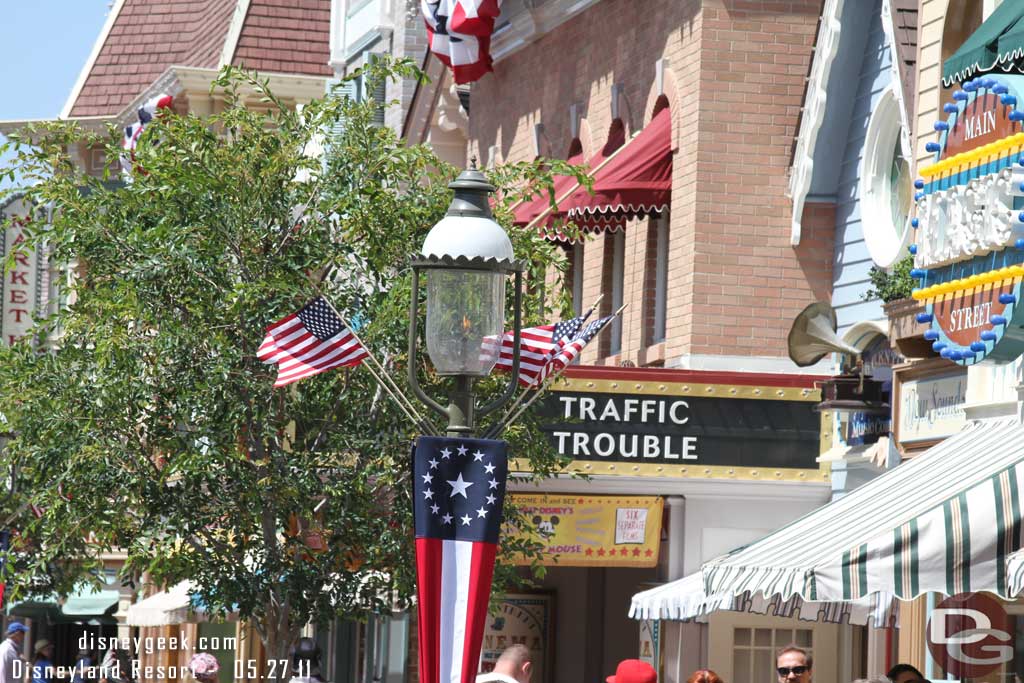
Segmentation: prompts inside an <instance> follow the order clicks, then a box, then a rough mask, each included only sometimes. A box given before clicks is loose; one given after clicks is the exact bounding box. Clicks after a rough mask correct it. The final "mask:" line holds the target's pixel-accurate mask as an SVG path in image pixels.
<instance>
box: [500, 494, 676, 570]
mask: <svg viewBox="0 0 1024 683" xmlns="http://www.w3.org/2000/svg"><path fill="white" fill-rule="evenodd" d="M512 499H513V501H514V502H515V504H516V506H517V507H518V508H519V509H520V511H521V512H522V513H523V515H524V516H525V517H526V519H527V520H529V522H530V523H531V524H532V525H533V528H534V530H535V531H536V532H537V534H538V535H539V536H540V537H541V538H542V539H543V543H544V544H545V550H544V562H543V563H544V564H545V565H549V566H553V565H554V566H560V567H654V566H656V565H657V564H658V548H659V546H660V542H661V510H662V506H663V501H662V499H661V498H659V497H658V496H570V495H543V494H538V495H526V494H519V493H514V494H512ZM522 563H523V564H526V563H525V562H522Z"/></svg>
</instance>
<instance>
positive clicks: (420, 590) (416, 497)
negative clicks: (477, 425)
mask: <svg viewBox="0 0 1024 683" xmlns="http://www.w3.org/2000/svg"><path fill="white" fill-rule="evenodd" d="M413 475H414V477H413V520H414V524H415V527H416V593H417V598H418V609H419V680H420V683H473V681H474V679H475V678H476V673H477V667H478V666H479V664H480V645H481V642H482V640H483V635H484V627H485V626H486V623H487V604H488V601H489V599H490V595H491V579H492V577H493V574H494V558H495V554H496V553H497V550H498V537H499V533H500V529H501V520H502V510H503V505H504V499H505V483H506V480H507V478H508V444H507V443H506V442H504V441H494V440H491V439H459V438H446V437H431V436H421V437H419V438H418V439H417V440H416V446H415V448H414V449H413Z"/></svg>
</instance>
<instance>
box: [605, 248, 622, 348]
mask: <svg viewBox="0 0 1024 683" xmlns="http://www.w3.org/2000/svg"><path fill="white" fill-rule="evenodd" d="M611 239H612V273H611V276H612V277H611V290H612V291H611V300H612V312H613V313H614V312H615V311H617V310H619V308H620V307H621V306H622V295H623V291H622V290H623V288H624V285H625V260H626V233H625V232H624V231H622V230H618V231H616V232H615V233H613V234H612V236H611ZM609 337H610V340H609V342H610V346H609V349H608V353H609V355H613V356H614V355H615V354H617V353H619V352H621V351H622V316H616V317H615V319H614V320H612V325H611V333H610V335H609Z"/></svg>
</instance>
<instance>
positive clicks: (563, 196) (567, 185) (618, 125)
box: [512, 119, 626, 228]
mask: <svg viewBox="0 0 1024 683" xmlns="http://www.w3.org/2000/svg"><path fill="white" fill-rule="evenodd" d="M625 144H626V128H625V126H624V125H623V123H622V121H621V120H620V119H615V120H614V121H612V124H611V126H610V127H609V128H608V137H607V139H606V140H605V143H604V145H603V146H602V147H601V149H599V150H598V151H597V153H596V154H594V156H592V157H590V159H588V160H587V173H588V174H589V175H594V172H595V170H596V169H599V168H601V165H602V164H604V163H605V161H606V160H607V159H608V158H609V157H611V156H613V155H614V154H615V153H616V152H617V151H618V150H619V149H621V148H622V147H623V145H625ZM566 161H567V162H569V163H570V164H573V165H574V166H575V165H580V164H582V163H583V153H582V152H580V153H579V154H574V155H573V156H571V157H569V158H568V159H566ZM552 185H553V190H554V194H555V204H556V205H557V207H558V208H557V209H552V208H551V201H550V197H549V196H548V193H547V192H542V193H541V194H540V196H538V197H534V198H533V199H532V200H530V201H528V202H524V203H522V204H520V205H519V206H517V207H516V208H515V209H514V210H513V214H514V216H515V217H514V219H513V221H512V223H513V224H514V225H530V224H535V225H537V226H538V227H541V228H550V227H551V226H552V225H554V224H555V223H556V222H558V221H559V220H561V221H564V219H565V211H566V209H567V208H568V206H569V203H568V202H569V199H570V197H571V196H572V194H573V192H574V191H575V190H576V189H577V188H579V187H580V184H579V182H578V181H577V180H576V178H575V177H574V176H563V175H559V176H555V177H554V178H553V182H552ZM584 192H585V190H584Z"/></svg>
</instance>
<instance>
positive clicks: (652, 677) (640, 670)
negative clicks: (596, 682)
mask: <svg viewBox="0 0 1024 683" xmlns="http://www.w3.org/2000/svg"><path fill="white" fill-rule="evenodd" d="M605 681H607V682H608V683H657V681H658V672H657V671H655V670H654V667H653V666H651V665H650V664H648V663H647V662H642V661H640V660H639V659H623V660H622V661H621V662H619V665H618V666H617V667H615V675H614V676H609V677H608V678H606V679H605Z"/></svg>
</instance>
